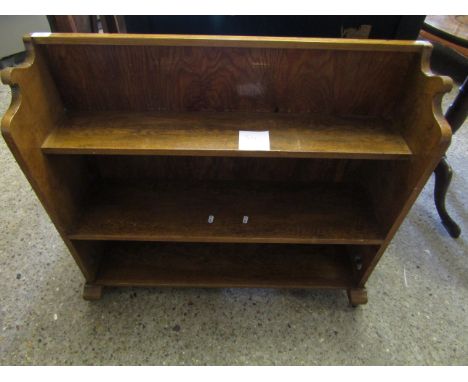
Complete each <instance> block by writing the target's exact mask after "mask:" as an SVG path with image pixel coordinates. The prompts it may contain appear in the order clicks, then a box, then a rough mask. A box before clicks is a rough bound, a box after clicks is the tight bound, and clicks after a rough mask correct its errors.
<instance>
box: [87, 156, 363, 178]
mask: <svg viewBox="0 0 468 382" xmlns="http://www.w3.org/2000/svg"><path fill="white" fill-rule="evenodd" d="M88 160H89V164H90V167H91V168H96V169H98V171H99V175H100V177H102V178H105V179H108V180H121V181H126V180H132V181H136V180H144V181H154V180H187V181H189V180H227V181H230V180H238V181H248V180H258V181H277V182H282V181H284V182H290V181H299V182H309V181H310V182H317V181H319V182H343V181H354V180H356V179H357V174H358V173H359V171H360V170H359V169H360V168H361V167H362V166H361V165H362V163H363V162H365V161H363V160H348V159H341V160H336V159H333V160H330V159H297V158H229V157H150V156H137V157H130V156H97V157H95V158H88Z"/></svg>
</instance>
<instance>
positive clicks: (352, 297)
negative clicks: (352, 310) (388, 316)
mask: <svg viewBox="0 0 468 382" xmlns="http://www.w3.org/2000/svg"><path fill="white" fill-rule="evenodd" d="M347 292H348V300H349V303H350V304H351V306H352V307H356V306H358V305H364V304H367V291H366V288H354V289H348V290H347Z"/></svg>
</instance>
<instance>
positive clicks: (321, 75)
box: [40, 44, 418, 117]
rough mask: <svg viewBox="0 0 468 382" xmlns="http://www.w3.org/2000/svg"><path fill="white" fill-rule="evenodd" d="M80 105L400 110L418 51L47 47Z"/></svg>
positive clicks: (64, 90) (62, 86)
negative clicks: (400, 103) (397, 104)
mask: <svg viewBox="0 0 468 382" xmlns="http://www.w3.org/2000/svg"><path fill="white" fill-rule="evenodd" d="M40 48H41V49H43V50H44V52H45V55H46V57H47V59H48V62H49V65H50V70H51V73H52V74H53V76H54V78H55V82H56V84H57V87H58V90H59V92H60V94H61V96H62V98H63V101H64V104H65V106H66V107H67V108H68V109H71V110H98V111H101V110H111V111H115V110H119V111H149V110H151V111H258V112H292V113H308V112H311V113H321V114H336V115H365V116H369V117H371V116H383V115H388V114H391V113H392V110H393V107H394V106H395V103H396V102H397V101H398V99H399V98H400V96H401V92H402V89H404V87H403V84H404V81H405V78H406V75H407V72H408V70H409V68H410V66H411V65H413V64H417V60H418V58H417V54H416V53H408V52H398V51H360V50H342V49H341V50H332V49H330V50H320V49H317V50H315V49H314V50H308V49H281V48H234V47H227V48H226V47H200V46H131V45H111V46H107V45H66V44H53V45H41V46H40Z"/></svg>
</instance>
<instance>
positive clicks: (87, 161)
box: [2, 34, 452, 305]
mask: <svg viewBox="0 0 468 382" xmlns="http://www.w3.org/2000/svg"><path fill="white" fill-rule="evenodd" d="M25 45H26V47H27V50H28V57H27V59H26V61H25V62H24V64H22V65H21V66H19V67H16V68H10V69H6V70H4V71H3V72H2V80H3V82H4V83H6V84H9V85H10V86H11V87H12V90H13V92H12V93H13V100H12V104H11V106H10V108H9V109H8V111H7V112H6V114H5V116H4V118H3V120H2V133H3V136H4V137H5V139H6V142H7V144H8V146H9V147H10V149H11V151H12V152H13V154H14V155H15V158H16V160H17V161H18V163H19V164H20V166H21V168H22V170H23V171H24V173H25V174H26V176H27V178H28V180H29V181H30V183H31V185H32V187H33V188H34V190H35V192H36V193H37V195H38V197H39V199H40V200H41V202H42V203H43V205H44V207H45V209H46V210H47V212H48V214H49V215H50V217H51V219H52V221H53V222H54V224H55V226H56V227H57V229H58V231H59V232H60V234H61V236H62V238H63V240H64V241H65V243H66V244H67V246H68V248H69V249H70V252H71V254H72V255H73V257H74V259H75V260H76V263H77V264H78V266H79V267H80V269H81V271H82V273H83V275H84V277H85V279H86V284H85V288H84V294H83V295H84V298H86V299H98V298H100V297H101V294H102V288H103V287H104V286H106V287H107V286H183V287H278V288H283V287H292V288H342V289H345V290H347V292H348V297H349V300H350V303H351V304H352V305H357V304H363V303H366V302H367V295H366V290H365V284H366V281H367V280H368V278H369V276H370V274H371V273H372V271H373V269H374V268H375V266H376V264H377V262H378V261H379V259H380V257H381V256H382V254H383V252H384V251H385V248H386V247H387V245H388V243H389V242H390V240H391V239H392V237H393V235H394V234H395V232H396V230H397V229H398V227H399V226H400V224H401V222H402V220H403V219H404V217H405V215H406V214H407V212H408V210H409V209H410V207H411V205H412V204H413V202H414V200H415V199H416V197H417V195H418V194H419V192H420V191H421V189H422V187H423V186H424V184H425V183H426V181H427V179H428V177H429V175H430V174H431V172H432V171H433V170H434V168H435V166H436V164H437V163H438V161H439V160H440V158H441V156H442V155H443V153H444V152H445V150H446V149H447V147H448V145H449V141H450V137H451V132H450V127H449V126H448V125H447V123H446V121H445V120H444V119H443V116H442V114H441V110H440V101H441V97H442V95H443V93H445V92H447V91H449V90H450V88H451V86H452V85H451V81H450V79H448V78H446V77H438V76H434V75H432V74H431V73H430V72H429V69H428V58H429V54H430V49H431V46H430V45H429V44H427V43H425V42H403V41H379V40H334V39H305V38H266V37H232V36H229V37H228V36H224V37H222V36H183V35H178V36H172V35H105V34H104V35H103V34H95V35H93V34H33V35H30V36H27V37H25ZM241 130H242V131H268V132H269V142H270V150H256V149H250V150H240V149H239V131H241ZM210 216H211V218H210ZM246 217H247V218H246ZM211 219H213V220H212V221H211Z"/></svg>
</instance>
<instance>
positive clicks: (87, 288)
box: [83, 283, 102, 301]
mask: <svg viewBox="0 0 468 382" xmlns="http://www.w3.org/2000/svg"><path fill="white" fill-rule="evenodd" d="M101 297H102V285H96V284H89V283H86V284H85V285H84V287H83V298H84V299H85V300H88V301H96V300H99V299H100V298H101Z"/></svg>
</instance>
